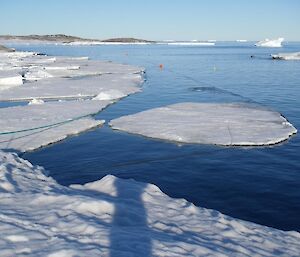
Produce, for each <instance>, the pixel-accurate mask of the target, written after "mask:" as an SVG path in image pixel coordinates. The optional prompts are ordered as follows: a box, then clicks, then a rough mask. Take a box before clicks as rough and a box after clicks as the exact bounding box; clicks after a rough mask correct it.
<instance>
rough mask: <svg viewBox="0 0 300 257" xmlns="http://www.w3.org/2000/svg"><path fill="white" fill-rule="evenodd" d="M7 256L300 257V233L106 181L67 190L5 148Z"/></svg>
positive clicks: (1, 159)
mask: <svg viewBox="0 0 300 257" xmlns="http://www.w3.org/2000/svg"><path fill="white" fill-rule="evenodd" d="M0 198H1V199H0V231H1V236H0V255H1V256H2V257H6V256H7V257H10V256H25V255H26V256H28V255H29V256H103V257H105V256H111V257H112V256H119V257H122V256H124V257H128V256H137V257H140V256H164V257H166V256H274V255H276V256H299V253H300V234H299V233H297V232H284V231H280V230H276V229H273V228H269V227H265V226H261V225H257V224H254V223H250V222H245V221H241V220H238V219H234V218H231V217H228V216H226V215H223V214H221V213H219V212H217V211H214V210H208V209H204V208H198V207H195V206H194V205H193V204H191V203H189V202H187V201H185V200H183V199H172V198H170V197H168V196H167V195H165V194H164V193H162V192H161V191H160V190H159V188H158V187H156V186H154V185H151V184H144V183H139V182H135V181H133V180H123V179H118V178H116V177H114V176H106V177H104V178H103V179H101V180H99V181H95V182H92V183H89V184H85V185H83V186H81V185H73V186H71V187H64V186H61V185H59V184H57V183H56V182H55V181H54V180H53V179H52V178H50V177H47V176H46V175H45V171H44V170H43V169H42V168H41V167H36V166H32V165H31V164H30V163H29V162H28V161H25V160H23V159H21V158H19V157H17V156H16V155H15V154H10V153H4V152H1V151H0Z"/></svg>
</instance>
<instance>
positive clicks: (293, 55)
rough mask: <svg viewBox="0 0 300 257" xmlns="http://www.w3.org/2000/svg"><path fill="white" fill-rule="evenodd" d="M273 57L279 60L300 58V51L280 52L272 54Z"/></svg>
mask: <svg viewBox="0 0 300 257" xmlns="http://www.w3.org/2000/svg"><path fill="white" fill-rule="evenodd" d="M271 56H272V58H273V59H279V60H292V61H296V60H300V52H296V53H279V54H272V55H271Z"/></svg>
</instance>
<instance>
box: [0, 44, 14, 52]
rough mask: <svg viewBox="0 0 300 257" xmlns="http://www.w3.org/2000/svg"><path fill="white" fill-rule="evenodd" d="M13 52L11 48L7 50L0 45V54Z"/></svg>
mask: <svg viewBox="0 0 300 257" xmlns="http://www.w3.org/2000/svg"><path fill="white" fill-rule="evenodd" d="M14 51H15V49H13V48H8V47H5V46H3V45H0V52H14Z"/></svg>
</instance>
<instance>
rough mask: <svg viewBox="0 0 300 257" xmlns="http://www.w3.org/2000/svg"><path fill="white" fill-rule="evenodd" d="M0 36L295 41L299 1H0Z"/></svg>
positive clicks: (299, 22)
mask: <svg viewBox="0 0 300 257" xmlns="http://www.w3.org/2000/svg"><path fill="white" fill-rule="evenodd" d="M0 24H1V26H0V34H2V35H3V34H15V35H27V34H57V33H63V34H69V35H76V36H82V37H88V38H99V39H105V38H111V37H137V38H145V39H153V40H163V39H175V40H192V39H199V40H206V39H217V40H235V39H248V40H258V39H263V38H267V37H268V38H273V37H279V36H283V37H285V38H286V39H287V40H299V41H300V29H299V27H300V0H148V1H147V0H144V1H142V0H139V1H138V0H1V3H0Z"/></svg>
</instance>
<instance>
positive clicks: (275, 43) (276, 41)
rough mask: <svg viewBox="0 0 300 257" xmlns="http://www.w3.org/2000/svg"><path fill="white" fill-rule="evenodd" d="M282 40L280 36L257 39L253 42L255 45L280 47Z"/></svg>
mask: <svg viewBox="0 0 300 257" xmlns="http://www.w3.org/2000/svg"><path fill="white" fill-rule="evenodd" d="M283 41H284V38H282V37H280V38H278V39H265V40H262V41H259V42H257V43H256V44H255V46H260V47H282V42H283Z"/></svg>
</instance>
